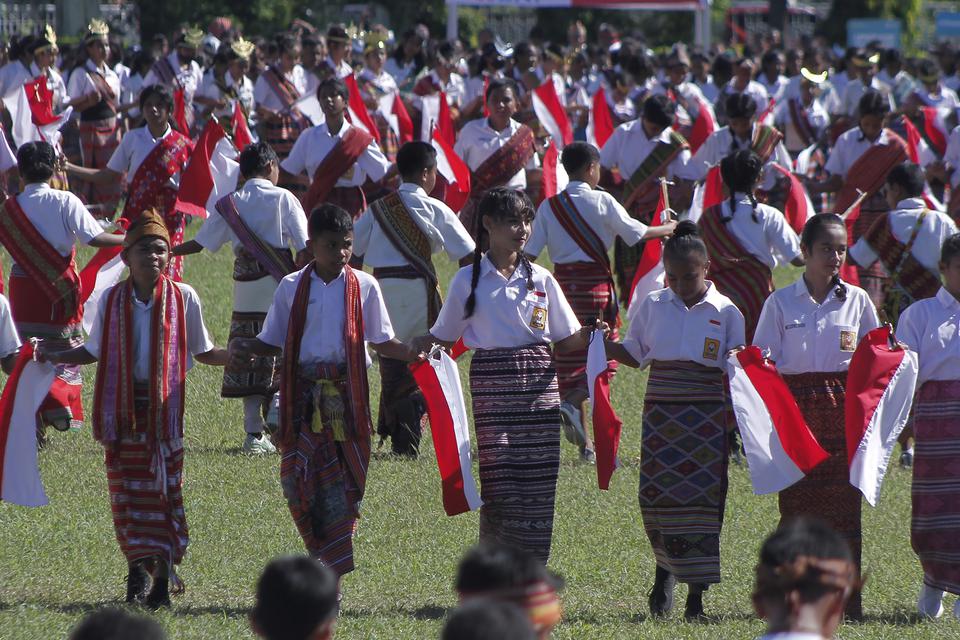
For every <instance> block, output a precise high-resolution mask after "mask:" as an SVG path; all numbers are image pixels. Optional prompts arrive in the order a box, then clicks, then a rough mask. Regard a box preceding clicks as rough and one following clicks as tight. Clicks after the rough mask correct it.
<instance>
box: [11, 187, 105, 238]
mask: <svg viewBox="0 0 960 640" xmlns="http://www.w3.org/2000/svg"><path fill="white" fill-rule="evenodd" d="M17 204H19V205H20V208H21V209H23V213H24V214H25V215H26V216H27V220H29V221H30V224H32V225H33V226H34V228H36V230H37V232H38V233H39V234H40V235H42V236H43V237H44V239H45V240H46V241H47V242H49V243H50V246H52V247H53V248H54V249H56V250H57V253H59V254H60V255H62V256H68V255H70V252H71V251H72V250H73V245H74V244H75V243H76V242H77V240H79V241H80V242H82V243H83V244H90V241H91V240H93V239H94V238H96V237H97V236H98V235H100V234H101V233H103V227H102V226H100V224H99V223H98V222H97V221H96V220H95V219H94V217H93V216H92V215H90V212H89V211H87V208H86V207H85V206H84V205H83V202H82V201H81V200H80V198H78V197H77V196H75V195H74V194H72V193H71V192H69V191H60V190H59V189H51V188H50V185H48V184H46V183H40V182H34V183H32V184H28V185H27V186H26V187H25V188H24V190H23V193H21V194H20V195H18V196H17Z"/></svg>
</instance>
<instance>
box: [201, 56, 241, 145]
mask: <svg viewBox="0 0 960 640" xmlns="http://www.w3.org/2000/svg"><path fill="white" fill-rule="evenodd" d="M254 49H256V45H254V44H253V43H252V42H250V41H249V40H244V39H243V38H242V37H241V38H237V39H236V40H233V41H231V42H225V43H223V44H222V45H221V46H220V50H219V51H218V52H217V55H216V56H214V59H213V66H212V67H211V68H210V70H209V71H207V73H206V74H205V75H204V77H203V83H202V84H201V85H200V89H199V90H197V95H196V96H195V97H194V102H196V103H197V104H200V105H203V106H204V107H206V109H207V110H209V111H211V112H212V113H213V115H215V116H216V117H217V118H218V119H219V120H220V121H221V124H228V123H229V122H230V118H231V117H232V116H233V114H234V105H235V104H236V103H237V101H239V102H240V109H241V112H242V113H243V115H244V117H245V118H249V117H250V114H251V113H253V106H254V100H253V82H252V81H251V80H250V78H248V77H247V72H248V71H249V70H250V57H251V56H252V55H253V51H254ZM241 151H243V149H241Z"/></svg>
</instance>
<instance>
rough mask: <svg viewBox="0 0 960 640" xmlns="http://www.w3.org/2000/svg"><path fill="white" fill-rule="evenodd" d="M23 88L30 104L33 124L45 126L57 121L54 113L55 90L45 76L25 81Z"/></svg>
mask: <svg viewBox="0 0 960 640" xmlns="http://www.w3.org/2000/svg"><path fill="white" fill-rule="evenodd" d="M23 90H24V91H25V92H26V94H27V102H28V103H29V104H30V116H31V120H33V124H35V125H37V126H38V127H43V126H46V125H48V124H53V123H54V122H56V121H57V116H55V115H54V114H53V91H52V90H51V89H50V87H49V86H48V85H47V79H46V78H45V77H44V76H37V77H36V78H34V79H33V80H31V81H30V82H26V83H24V85H23Z"/></svg>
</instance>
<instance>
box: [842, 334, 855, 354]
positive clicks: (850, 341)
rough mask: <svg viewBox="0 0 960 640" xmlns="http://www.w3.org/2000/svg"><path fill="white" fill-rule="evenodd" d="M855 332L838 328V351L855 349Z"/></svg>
mask: <svg viewBox="0 0 960 640" xmlns="http://www.w3.org/2000/svg"><path fill="white" fill-rule="evenodd" d="M856 349H857V332H856V331H849V330H846V329H841V330H840V351H856Z"/></svg>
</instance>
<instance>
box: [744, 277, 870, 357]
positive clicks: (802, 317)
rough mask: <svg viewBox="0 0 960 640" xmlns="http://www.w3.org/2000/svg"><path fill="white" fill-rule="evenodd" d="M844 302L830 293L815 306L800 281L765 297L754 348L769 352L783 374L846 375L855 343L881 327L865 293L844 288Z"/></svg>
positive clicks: (815, 303)
mask: <svg viewBox="0 0 960 640" xmlns="http://www.w3.org/2000/svg"><path fill="white" fill-rule="evenodd" d="M844 286H845V287H846V289H847V298H846V300H842V301H841V300H840V299H839V298H838V297H837V294H836V292H835V291H831V292H830V293H829V294H828V295H827V297H826V299H825V300H824V301H823V303H822V304H817V302H816V301H814V299H813V298H812V297H811V296H810V292H809V291H808V290H807V285H806V282H805V281H804V279H803V277H802V276H801V277H800V279H798V280H797V281H796V282H795V283H793V284H792V285H790V286H788V287H784V288H783V289H778V290H777V291H774V292H773V293H772V294H770V297H769V298H767V301H766V302H765V303H764V304H763V311H761V312H760V320H759V321H758V323H757V331H756V333H755V334H754V336H753V344H755V345H757V346H758V347H760V348H761V349H769V350H770V359H771V360H773V361H774V362H775V363H776V364H777V370H779V371H780V373H784V374H796V373H813V372H818V373H833V372H837V371H846V370H847V368H848V367H849V366H850V358H851V357H853V352H854V351H855V350H856V348H857V345H858V344H860V339H861V338H863V336H864V335H866V334H867V333H868V332H870V331H872V330H873V329H876V328H877V327H878V326H880V320H879V319H878V318H877V310H876V309H875V308H874V306H873V302H871V301H870V297H869V296H868V295H867V292H866V291H864V290H863V289H861V288H859V287H855V286H853V285H851V284H847V283H844Z"/></svg>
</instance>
